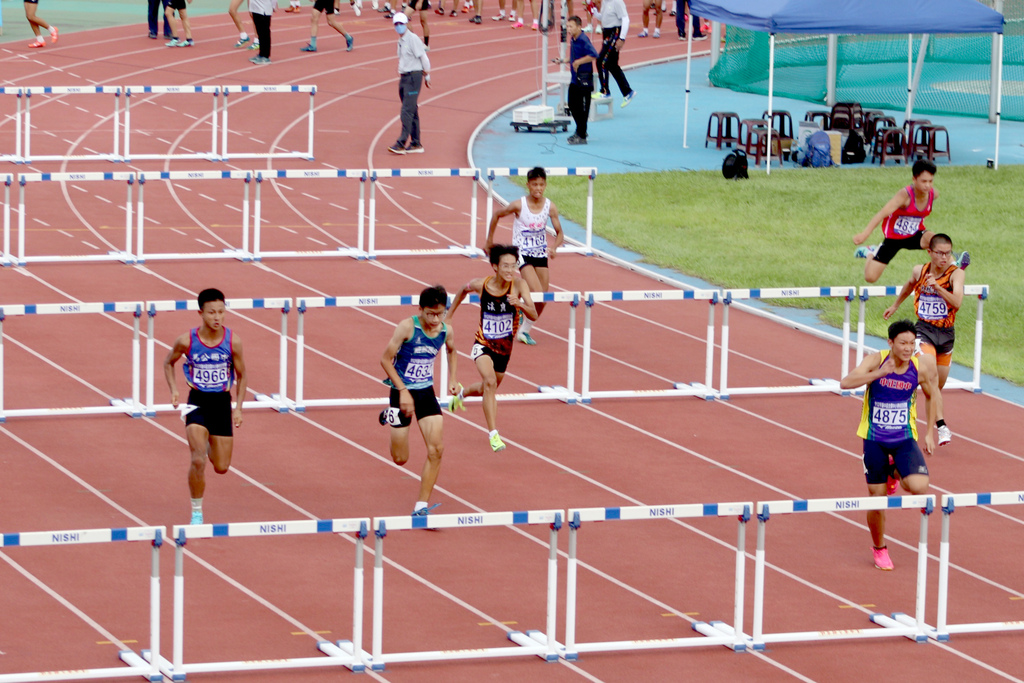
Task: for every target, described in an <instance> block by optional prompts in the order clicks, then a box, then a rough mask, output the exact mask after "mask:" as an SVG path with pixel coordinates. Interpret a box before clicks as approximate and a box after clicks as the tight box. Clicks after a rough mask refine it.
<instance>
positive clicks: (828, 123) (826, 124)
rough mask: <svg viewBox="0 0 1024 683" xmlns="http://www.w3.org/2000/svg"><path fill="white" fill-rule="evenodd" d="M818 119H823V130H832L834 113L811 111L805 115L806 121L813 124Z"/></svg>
mask: <svg viewBox="0 0 1024 683" xmlns="http://www.w3.org/2000/svg"><path fill="white" fill-rule="evenodd" d="M817 119H821V129H822V130H830V129H831V128H832V112H828V111H809V112H807V113H806V114H804V121H811V122H812V123H813V122H814V121H816V120H817Z"/></svg>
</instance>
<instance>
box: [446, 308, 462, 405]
mask: <svg viewBox="0 0 1024 683" xmlns="http://www.w3.org/2000/svg"><path fill="white" fill-rule="evenodd" d="M444 348H445V351H447V352H448V391H449V392H450V393H451V395H452V396H455V395H456V394H458V393H459V382H458V380H456V379H455V378H456V377H457V373H456V372H455V363H456V361H458V359H459V354H458V353H457V352H456V351H455V330H454V329H453V328H452V326H451V325H448V334H447V335H446V336H445V338H444Z"/></svg>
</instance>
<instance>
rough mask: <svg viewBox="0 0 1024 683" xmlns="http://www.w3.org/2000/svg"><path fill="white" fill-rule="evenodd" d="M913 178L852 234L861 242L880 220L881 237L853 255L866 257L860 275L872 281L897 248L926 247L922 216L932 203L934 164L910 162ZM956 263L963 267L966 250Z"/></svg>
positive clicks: (967, 261)
mask: <svg viewBox="0 0 1024 683" xmlns="http://www.w3.org/2000/svg"><path fill="white" fill-rule="evenodd" d="M913 171H914V182H913V184H911V185H908V186H906V187H904V188H902V189H900V190H899V191H898V192H897V193H896V195H895V196H894V197H893V198H892V199H890V200H889V201H888V202H887V203H886V205H885V206H883V207H882V209H881V210H880V211H879V212H878V213H876V214H875V215H874V217H872V219H871V220H870V221H869V222H868V225H867V227H866V228H864V230H862V231H861V232H859V233H857V234H856V235H854V236H853V243H854V244H858V245H860V244H864V243H865V242H866V241H867V240H868V238H869V237H871V233H873V232H874V231H875V228H876V227H878V225H879V224H880V223H881V224H882V233H883V236H884V238H885V239H884V240H882V243H881V244H880V245H878V246H877V247H873V248H867V247H861V248H859V249H858V250H857V252H856V256H858V257H863V258H867V260H868V262H867V264H865V266H864V279H865V280H867V281H868V282H876V281H877V280H878V278H879V277H881V276H882V272H883V271H884V270H885V267H886V266H887V265H888V264H889V261H891V260H892V258H893V257H894V256H895V255H896V254H897V252H899V251H900V249H927V248H928V244H929V243H930V242H931V240H932V236H933V235H934V233H933V232H931V231H930V230H928V229H927V228H926V227H925V225H924V219H925V218H926V217H927V216H928V215H930V214H931V212H932V204H934V203H935V200H936V199H937V198H938V196H939V193H938V191H937V190H936V189H935V188H934V186H933V182H934V180H935V164H934V163H932V162H931V161H928V160H927V159H918V160H917V161H916V162H914V168H913ZM956 263H957V265H958V266H960V267H961V268H967V266H968V265H970V263H971V256H970V254H969V253H967V252H966V251H965V252H962V253H961V254H959V256H958V258H957V262H956Z"/></svg>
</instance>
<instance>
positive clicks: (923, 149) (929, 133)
mask: <svg viewBox="0 0 1024 683" xmlns="http://www.w3.org/2000/svg"><path fill="white" fill-rule="evenodd" d="M939 133H942V134H943V135H944V136H945V137H946V147H945V149H942V148H940V147H939V145H938V137H939ZM917 137H918V140H917V141H916V142H915V143H914V150H915V152H916V154H917V155H918V156H923V157H924V158H926V159H928V161H935V157H946V159H947V160H948V161H950V162H952V161H953V160H952V159H951V158H950V156H949V131H948V130H946V127H945V126H918V128H917Z"/></svg>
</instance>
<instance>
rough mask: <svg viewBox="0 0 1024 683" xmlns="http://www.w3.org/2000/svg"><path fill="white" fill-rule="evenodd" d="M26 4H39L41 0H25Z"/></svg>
mask: <svg viewBox="0 0 1024 683" xmlns="http://www.w3.org/2000/svg"><path fill="white" fill-rule="evenodd" d="M25 4H26V5H38V4H39V0H25Z"/></svg>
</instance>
